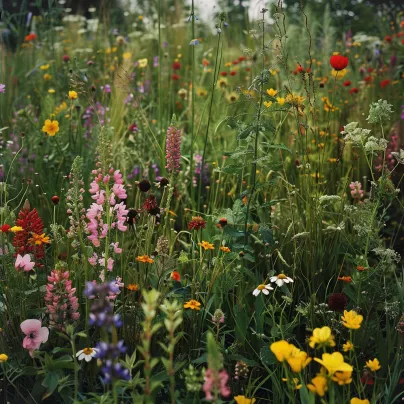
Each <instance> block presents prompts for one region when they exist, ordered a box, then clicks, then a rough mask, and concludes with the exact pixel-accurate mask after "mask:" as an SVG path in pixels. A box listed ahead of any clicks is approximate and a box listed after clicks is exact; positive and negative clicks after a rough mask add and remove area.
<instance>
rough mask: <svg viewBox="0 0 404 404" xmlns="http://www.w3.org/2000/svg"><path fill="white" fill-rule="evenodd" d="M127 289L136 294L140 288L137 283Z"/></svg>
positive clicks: (131, 284)
mask: <svg viewBox="0 0 404 404" xmlns="http://www.w3.org/2000/svg"><path fill="white" fill-rule="evenodd" d="M126 288H127V289H128V290H130V291H132V292H136V291H137V290H138V289H139V286H138V285H137V284H136V283H130V284H129V285H128V286H127V287H126Z"/></svg>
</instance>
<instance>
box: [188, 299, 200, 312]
mask: <svg viewBox="0 0 404 404" xmlns="http://www.w3.org/2000/svg"><path fill="white" fill-rule="evenodd" d="M184 309H191V310H197V311H199V310H200V309H201V303H200V302H198V301H197V300H192V299H191V300H189V301H188V302H186V303H184Z"/></svg>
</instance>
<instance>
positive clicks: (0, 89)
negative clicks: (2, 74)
mask: <svg viewBox="0 0 404 404" xmlns="http://www.w3.org/2000/svg"><path fill="white" fill-rule="evenodd" d="M5 92H6V85H5V84H0V93H3V94H4V93H5Z"/></svg>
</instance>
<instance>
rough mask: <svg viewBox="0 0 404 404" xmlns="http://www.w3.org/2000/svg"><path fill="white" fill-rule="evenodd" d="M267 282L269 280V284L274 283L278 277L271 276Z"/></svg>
mask: <svg viewBox="0 0 404 404" xmlns="http://www.w3.org/2000/svg"><path fill="white" fill-rule="evenodd" d="M269 280H270V281H271V282H276V281H277V280H278V277H277V276H271V277H270V278H269Z"/></svg>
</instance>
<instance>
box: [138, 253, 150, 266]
mask: <svg viewBox="0 0 404 404" xmlns="http://www.w3.org/2000/svg"><path fill="white" fill-rule="evenodd" d="M136 261H139V262H144V263H148V264H153V262H154V260H153V259H151V258H150V257H149V256H148V255H139V256H138V257H136Z"/></svg>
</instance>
